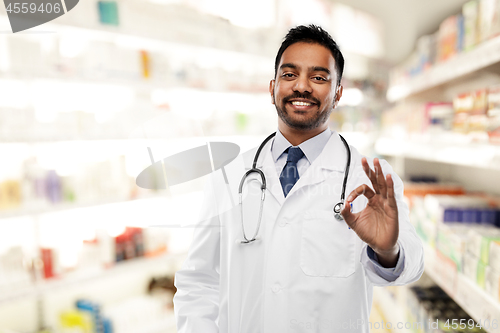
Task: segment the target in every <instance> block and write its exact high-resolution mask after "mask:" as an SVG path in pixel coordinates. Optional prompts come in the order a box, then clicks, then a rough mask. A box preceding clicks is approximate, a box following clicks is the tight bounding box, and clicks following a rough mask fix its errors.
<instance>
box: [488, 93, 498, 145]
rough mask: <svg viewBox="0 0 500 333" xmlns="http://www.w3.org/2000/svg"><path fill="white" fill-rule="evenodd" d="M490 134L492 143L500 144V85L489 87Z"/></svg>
mask: <svg viewBox="0 0 500 333" xmlns="http://www.w3.org/2000/svg"><path fill="white" fill-rule="evenodd" d="M487 108H488V111H487V114H488V126H487V131H488V136H489V140H490V142H491V143H496V144H500V85H497V86H493V87H490V88H489V89H488V106H487Z"/></svg>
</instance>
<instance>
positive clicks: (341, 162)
mask: <svg viewBox="0 0 500 333" xmlns="http://www.w3.org/2000/svg"><path fill="white" fill-rule="evenodd" d="M273 141H274V139H273ZM271 146H272V143H271V142H269V143H268V144H266V147H265V148H264V149H263V150H262V152H261V153H262V155H265V157H264V158H263V159H259V161H262V162H258V163H257V166H258V167H259V168H260V169H262V170H263V171H264V174H265V175H266V180H267V188H268V190H269V192H270V193H271V194H272V195H273V196H274V197H275V198H276V200H277V201H278V202H279V203H280V204H281V205H282V204H283V203H284V201H285V196H284V194H283V190H282V188H281V183H280V181H279V178H278V174H277V172H276V166H275V163H274V160H273V156H272V154H271ZM346 161H347V152H346V149H345V146H344V143H343V142H342V140H341V139H340V137H339V135H338V133H337V132H335V131H333V133H332V135H331V137H330V139H329V140H328V142H327V143H326V145H325V147H324V148H323V150H322V152H321V154H320V155H319V156H318V158H316V159H315V160H314V161H313V163H312V164H311V165H310V166H309V168H308V169H307V170H306V172H305V173H304V175H302V177H300V178H299V180H298V181H297V183H296V184H295V185H294V186H293V188H292V190H291V191H290V193H289V194H288V196H287V198H289V197H290V196H291V195H293V193H294V192H296V191H298V190H299V189H300V188H301V187H303V186H308V185H313V184H317V183H321V182H323V181H324V180H325V179H326V174H327V173H328V172H330V171H336V172H344V171H345V166H346ZM351 164H352V163H351ZM323 170H326V173H325V171H323Z"/></svg>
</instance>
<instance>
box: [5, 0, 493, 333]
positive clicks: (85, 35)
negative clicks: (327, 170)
mask: <svg viewBox="0 0 500 333" xmlns="http://www.w3.org/2000/svg"><path fill="white" fill-rule="evenodd" d="M309 23H315V24H319V25H321V26H322V27H323V28H325V29H326V30H328V31H329V32H330V33H331V35H332V36H333V37H334V39H335V40H336V41H337V42H338V44H339V45H340V48H341V50H342V51H343V53H344V57H345V59H346V68H345V74H344V78H343V85H344V94H343V96H342V99H341V101H340V105H339V108H338V109H337V110H336V111H335V112H333V113H332V115H331V117H330V123H329V124H330V128H331V129H333V130H335V131H338V132H340V133H341V134H342V135H344V136H345V137H346V139H347V141H349V143H350V144H351V145H354V146H355V147H357V148H358V150H360V151H361V152H362V153H363V154H365V155H367V156H371V157H375V156H378V157H381V158H385V159H387V160H388V161H389V162H390V163H391V164H392V165H393V167H394V169H395V170H396V172H397V173H398V174H399V175H400V176H401V177H402V178H403V179H404V181H405V196H406V199H407V201H408V204H409V205H410V208H411V222H412V223H413V224H414V226H415V228H416V230H417V232H418V234H419V236H420V237H421V238H422V240H423V242H424V246H425V255H426V258H425V259H426V263H425V264H426V269H425V273H424V276H423V277H422V278H421V279H420V281H418V282H417V283H415V284H413V285H410V286H407V287H398V288H391V287H388V288H375V299H374V304H373V308H372V313H371V320H372V323H373V326H372V332H403V331H404V332H443V331H449V332H500V328H499V325H500V323H499V322H498V321H499V320H500V303H499V298H500V295H499V285H500V228H499V227H500V213H499V209H500V208H499V207H500V186H499V185H500V146H498V144H499V143H500V76H499V74H500V36H499V35H500V0H472V1H463V0H439V1H431V0H418V1H417V0H406V1H384V0H342V1H333V0H309V1H298V0H254V1H251V2H250V1H242V0H233V1H229V0H210V1H209V0H142V1H139V0H103V1H96V0H82V1H80V3H78V5H77V6H76V7H75V8H74V9H73V10H71V11H70V12H68V13H67V14H65V15H63V16H61V17H59V18H57V19H55V20H53V21H50V22H48V23H46V24H43V25H41V26H38V27H34V28H32V29H29V30H26V31H21V32H18V33H15V34H13V33H12V30H11V28H10V24H9V19H8V17H7V10H6V7H4V6H1V5H0V154H1V155H0V156H2V158H1V159H0V332H1V333H14V332H16V333H21V332H22V333H35V332H37V333H41V332H44V333H48V332H50V333H56V332H57V333H69V332H71V333H77V332H78V333H93V332H96V333H104V332H106V333H108V332H115V333H126V332H133V333H146V332H147V333H160V332H163V333H173V332H176V329H175V320H174V318H173V309H172V296H173V294H174V292H175V287H174V286H173V276H174V274H175V271H176V270H177V269H179V267H180V266H181V265H182V262H183V260H184V259H185V256H186V253H187V251H188V249H189V246H190V242H191V239H192V232H193V230H192V229H191V228H183V227H182V225H186V224H189V221H191V220H192V219H196V213H197V209H198V208H199V207H198V206H199V205H197V204H193V203H196V202H201V200H202V199H203V194H202V189H203V184H204V181H205V180H206V177H201V178H198V179H195V180H192V181H189V182H186V183H184V184H181V185H177V186H172V187H171V188H169V190H159V189H158V190H155V189H144V188H141V187H139V186H137V185H136V177H137V176H138V175H139V173H141V171H142V170H144V169H145V168H147V167H148V166H150V165H151V164H152V163H154V162H155V161H158V160H160V159H162V158H165V157H167V156H170V155H172V154H175V153H177V152H181V151H184V150H186V149H189V148H193V147H197V146H200V145H204V144H206V142H208V141H228V142H234V143H237V144H238V145H239V146H240V148H241V152H245V151H247V150H248V149H251V148H253V147H255V146H257V145H258V144H259V143H260V142H261V140H262V139H264V138H265V137H266V136H267V135H268V134H269V133H271V132H273V131H275V130H276V129H277V116H276V110H275V108H274V106H273V105H272V104H271V99H270V96H269V93H268V85H269V81H270V80H271V79H272V78H273V74H274V58H275V56H276V52H277V50H278V48H279V46H280V43H281V40H282V38H283V37H284V35H285V34H286V32H287V31H288V29H290V28H291V27H293V26H296V25H299V24H309ZM437 319H439V323H440V325H439V327H429V325H418V324H415V323H421V324H422V323H427V324H428V323H429V322H430V321H431V322H434V321H436V320H437ZM447 319H450V320H449V321H448V322H447ZM451 319H456V321H453V322H452V320H451ZM387 322H391V323H392V325H391V327H388V325H383V324H382V323H387ZM399 322H400V323H402V325H398V327H396V323H399Z"/></svg>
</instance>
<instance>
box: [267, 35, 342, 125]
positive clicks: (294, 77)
mask: <svg viewBox="0 0 500 333" xmlns="http://www.w3.org/2000/svg"><path fill="white" fill-rule="evenodd" d="M269 92H270V93H271V97H272V101H273V104H274V105H275V106H276V110H277V111H278V116H279V118H280V120H281V121H282V122H283V123H284V124H285V125H286V126H288V127H290V128H292V129H295V130H303V131H308V130H313V129H315V128H318V127H321V128H323V127H324V128H326V126H327V120H328V118H329V116H330V113H331V112H332V110H333V109H334V108H335V107H336V106H337V103H338V101H339V99H340V96H341V95H342V86H339V87H337V71H336V69H335V59H334V58H333V55H332V53H331V52H330V50H329V49H328V48H326V47H324V46H322V45H319V44H315V43H304V42H298V43H295V44H292V45H290V46H289V47H288V48H287V49H286V50H285V52H283V55H282V56H281V60H280V63H279V65H278V71H277V74H276V78H275V80H271V83H270V86H269ZM336 92H337V94H336Z"/></svg>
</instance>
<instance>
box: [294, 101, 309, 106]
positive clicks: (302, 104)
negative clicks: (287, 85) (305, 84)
mask: <svg viewBox="0 0 500 333" xmlns="http://www.w3.org/2000/svg"><path fill="white" fill-rule="evenodd" d="M292 105H297V106H309V105H311V103H307V102H298V101H293V102H292Z"/></svg>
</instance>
